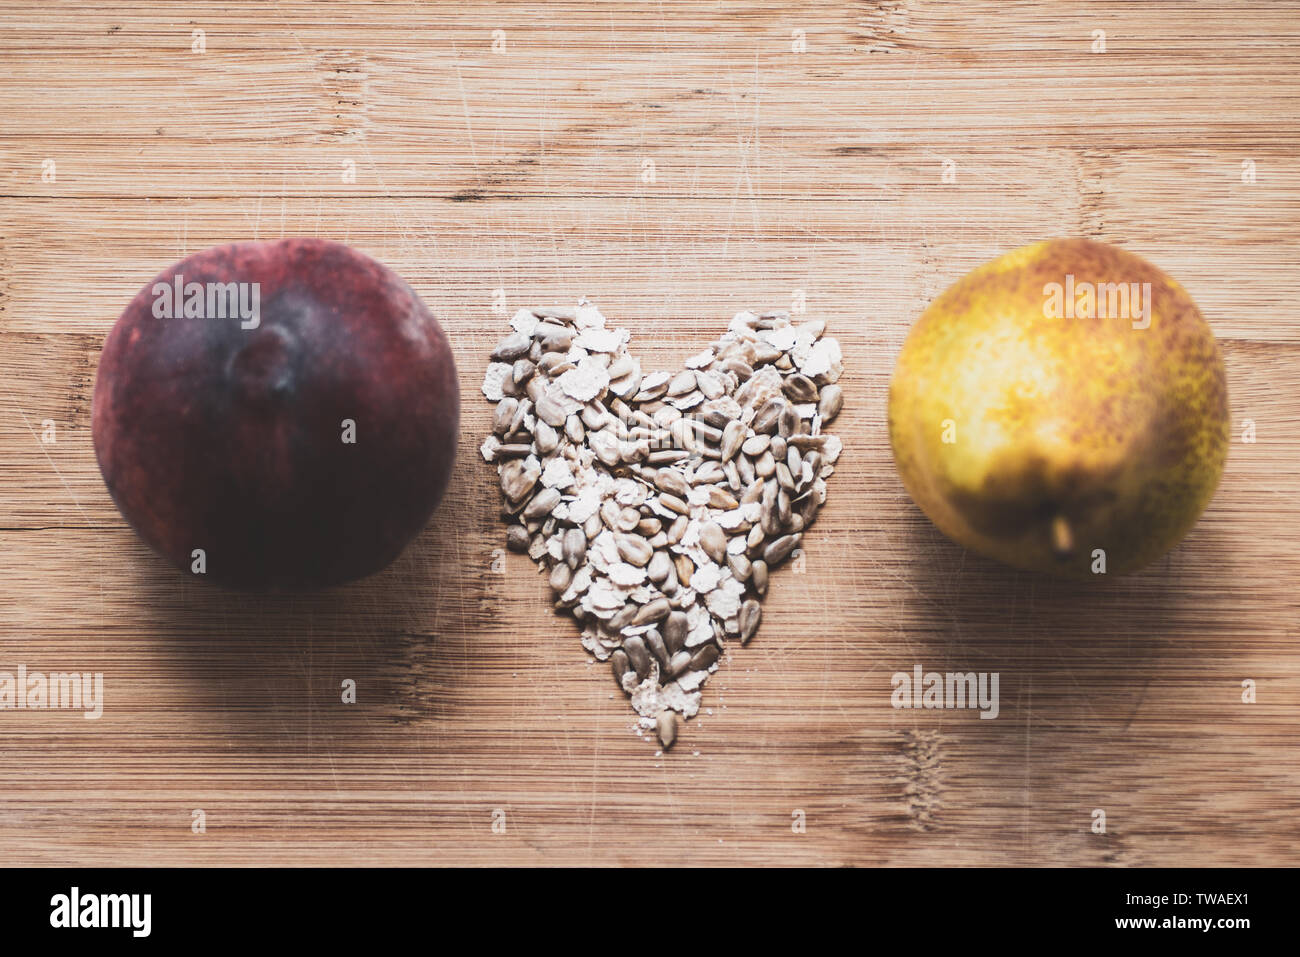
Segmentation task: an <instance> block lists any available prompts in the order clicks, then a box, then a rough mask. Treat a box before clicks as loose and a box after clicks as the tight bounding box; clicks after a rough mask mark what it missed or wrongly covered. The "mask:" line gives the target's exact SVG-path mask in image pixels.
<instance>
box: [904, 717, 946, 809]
mask: <svg viewBox="0 0 1300 957" xmlns="http://www.w3.org/2000/svg"><path fill="white" fill-rule="evenodd" d="M943 743H944V738H943V735H942V734H940V733H939V732H938V731H933V730H929V731H904V732H903V745H902V748H903V765H904V776H905V778H906V783H905V784H904V786H903V800H904V801H905V803H906V805H907V816H908V818H909V821H910V826H911V827H912V828H914V829H915V830H918V831H933V830H935V829H936V828H938V827H939V826H940V822H939V820H938V815H939V812H940V810H941V809H942V807H943Z"/></svg>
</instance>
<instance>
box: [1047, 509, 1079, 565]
mask: <svg viewBox="0 0 1300 957" xmlns="http://www.w3.org/2000/svg"><path fill="white" fill-rule="evenodd" d="M1052 551H1053V552H1055V553H1056V557H1057V558H1069V557H1070V555H1072V554H1073V553H1074V532H1073V531H1072V530H1071V529H1070V520H1069V519H1067V518H1066V517H1065V516H1064V515H1057V516H1056V517H1055V518H1053V519H1052Z"/></svg>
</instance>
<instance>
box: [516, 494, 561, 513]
mask: <svg viewBox="0 0 1300 957" xmlns="http://www.w3.org/2000/svg"><path fill="white" fill-rule="evenodd" d="M559 504H560V491H559V489H554V488H544V489H542V490H541V491H540V492H538V493H537V494H536V495H534V496H533V499H532V501H531V502H529V503H528V504H527V505H526V506H524V518H525V519H529V520H536V519H540V518H544V517H545V516H547V515H550V514H551V512H552V511H553V510H554V509H555V506H557V505H559Z"/></svg>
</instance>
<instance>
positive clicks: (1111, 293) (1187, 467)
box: [889, 239, 1229, 577]
mask: <svg viewBox="0 0 1300 957" xmlns="http://www.w3.org/2000/svg"><path fill="white" fill-rule="evenodd" d="M889 434H890V441H891V443H892V444H893V449H894V460H895V462H896V463H897V465H898V472H899V475H900V476H901V477H902V480H903V484H904V485H905V486H906V488H907V491H908V493H909V494H910V495H911V496H912V498H913V500H914V501H915V502H916V504H917V505H919V506H920V507H921V509H922V511H924V512H925V514H926V515H928V516H929V517H930V520H931V521H933V522H934V523H935V525H937V526H938V527H939V529H940V530H942V531H943V532H944V534H946V535H947V536H948V537H949V538H952V539H953V540H955V541H957V542H959V543H960V544H962V545H965V546H966V547H968V548H971V549H974V550H975V551H977V552H980V553H981V554H983V555H987V556H989V557H991V558H996V559H998V560H1000V561H1003V562H1006V563H1007V564H1009V565H1013V566H1015V567H1017V568H1024V569H1029V570H1033V571H1046V572H1051V573H1055V574H1060V575H1066V576H1072V577H1092V576H1094V575H1098V574H1101V573H1106V574H1120V573H1124V572H1128V571H1132V570H1134V569H1137V568H1140V567H1141V566H1143V565H1145V564H1147V563H1148V562H1151V561H1153V560H1154V559H1156V558H1158V557H1160V556H1161V555H1163V554H1165V552H1167V551H1168V550H1169V549H1170V548H1172V547H1173V546H1174V545H1175V544H1177V542H1178V541H1179V540H1180V539H1181V538H1182V537H1183V536H1184V535H1185V534H1186V533H1187V531H1188V530H1189V529H1190V528H1191V527H1192V525H1193V524H1195V522H1196V519H1197V518H1198V517H1199V516H1200V514H1201V512H1202V510H1204V508H1205V506H1206V504H1207V503H1208V502H1209V500H1210V497H1211V496H1212V495H1213V494H1214V489H1215V486H1217V485H1218V482H1219V477H1220V476H1221V475H1222V473H1223V463H1224V459H1225V458H1226V457H1227V452H1228V441H1229V420H1228V391H1227V384H1226V381H1225V376H1224V369H1223V360H1222V358H1221V357H1220V355H1219V350H1218V347H1217V345H1216V344H1215V341H1214V334H1213V333H1212V332H1211V331H1210V327H1209V325H1208V324H1207V323H1206V321H1205V320H1204V318H1202V316H1201V313H1200V311H1199V310H1198V309H1197V308H1196V304H1195V303H1194V302H1192V299H1191V297H1190V296H1189V295H1188V294H1187V292H1186V291H1185V290H1184V289H1183V287H1182V286H1180V285H1179V284H1178V283H1177V282H1175V281H1174V280H1173V279H1171V278H1170V277H1169V276H1167V275H1166V274H1165V273H1163V272H1161V271H1160V270H1159V269H1157V268H1156V267H1155V266H1153V265H1151V264H1150V263H1148V262H1147V261H1145V260H1144V259H1141V258H1140V257H1138V256H1135V255H1133V254H1132V253H1128V252H1125V251H1124V250H1122V249H1118V248H1117V247H1115V246H1110V245H1106V244H1103V243H1096V242H1091V241H1088V240H1083V239H1065V240H1054V241H1050V242H1042V243H1036V244H1034V245H1032V246H1025V247H1022V248H1020V249H1016V250H1014V251H1012V252H1009V253H1007V254H1006V255H1004V256H1001V257H999V258H997V259H995V260H993V261H992V262H989V263H986V264H985V265H983V266H980V267H979V268H978V269H976V270H974V271H973V272H971V273H969V274H967V275H966V276H964V277H963V278H962V279H959V280H958V281H957V282H956V283H954V284H953V285H952V286H951V287H949V288H948V289H947V290H946V291H945V292H944V293H943V294H942V295H940V296H939V298H937V299H936V300H935V301H934V302H933V303H932V304H931V305H930V307H929V308H928V309H926V310H925V312H924V313H923V314H922V315H921V318H920V319H918V320H917V322H916V324H915V325H914V326H913V327H912V330H911V332H910V333H909V335H908V337H907V341H906V342H905V343H904V344H903V350H902V352H901V354H900V355H899V357H898V363H897V365H896V367H895V369H894V376H893V379H892V381H891V382H890V387H889Z"/></svg>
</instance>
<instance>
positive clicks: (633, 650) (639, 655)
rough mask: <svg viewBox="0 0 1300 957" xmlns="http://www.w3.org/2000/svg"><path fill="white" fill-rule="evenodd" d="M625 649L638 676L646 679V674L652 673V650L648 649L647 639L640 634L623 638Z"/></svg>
mask: <svg viewBox="0 0 1300 957" xmlns="http://www.w3.org/2000/svg"><path fill="white" fill-rule="evenodd" d="M623 651H624V653H626V654H627V660H628V661H629V662H630V663H631V665H632V667H633V669H635V671H636V676H637V678H639V679H640V680H642V681H644V680H645V677H646V675H648V674H650V652H649V651H648V650H647V649H646V646H645V639H644V638H642V637H641V636H640V635H632V636H631V637H629V638H625V639H624V640H623Z"/></svg>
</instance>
